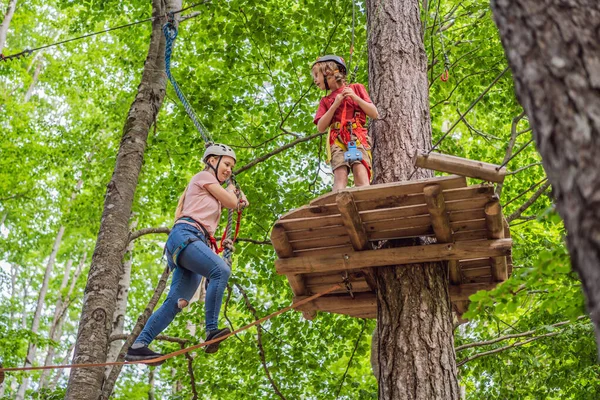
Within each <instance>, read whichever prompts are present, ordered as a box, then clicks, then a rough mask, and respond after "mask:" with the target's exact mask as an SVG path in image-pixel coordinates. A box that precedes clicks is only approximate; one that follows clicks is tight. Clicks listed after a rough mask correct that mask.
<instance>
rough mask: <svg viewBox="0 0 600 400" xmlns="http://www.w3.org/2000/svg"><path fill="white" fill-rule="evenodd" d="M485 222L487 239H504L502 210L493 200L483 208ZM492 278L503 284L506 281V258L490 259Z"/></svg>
mask: <svg viewBox="0 0 600 400" xmlns="http://www.w3.org/2000/svg"><path fill="white" fill-rule="evenodd" d="M485 220H486V223H487V231H488V239H502V238H504V225H503V222H502V208H501V207H500V202H499V201H498V200H497V199H495V200H493V201H491V202H489V203H488V204H486V206H485ZM491 261H492V277H493V278H494V280H495V281H496V282H504V281H505V280H507V279H508V268H507V263H506V257H493V258H492V260H491Z"/></svg>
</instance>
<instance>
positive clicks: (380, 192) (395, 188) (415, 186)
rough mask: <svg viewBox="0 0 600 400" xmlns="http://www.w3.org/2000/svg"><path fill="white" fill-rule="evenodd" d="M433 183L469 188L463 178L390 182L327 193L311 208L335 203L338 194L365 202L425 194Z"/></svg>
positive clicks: (449, 177) (450, 187)
mask: <svg viewBox="0 0 600 400" xmlns="http://www.w3.org/2000/svg"><path fill="white" fill-rule="evenodd" d="M431 183H438V184H439V185H441V186H442V188H443V189H452V188H460V187H465V186H467V180H466V179H465V178H464V177H462V176H456V175H450V176H438V177H434V178H426V179H416V180H412V181H405V182H390V183H383V184H379V185H371V186H361V187H353V188H347V189H344V190H343V191H336V192H331V193H327V194H325V195H323V196H320V197H317V198H316V199H314V200H313V201H311V202H310V205H311V206H319V205H324V204H332V203H335V198H336V196H337V195H338V193H342V192H347V193H351V194H352V195H353V197H354V201H357V202H358V201H364V200H368V199H376V198H380V197H387V196H400V195H408V194H414V193H421V192H423V187H425V185H428V184H431Z"/></svg>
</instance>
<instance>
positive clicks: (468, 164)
mask: <svg viewBox="0 0 600 400" xmlns="http://www.w3.org/2000/svg"><path fill="white" fill-rule="evenodd" d="M415 165H416V166H417V167H421V168H427V169H432V170H435V171H440V172H447V173H450V174H458V175H462V176H468V177H471V178H478V179H483V180H486V181H490V182H497V183H502V182H504V177H505V176H506V172H507V171H506V168H504V167H502V168H500V166H499V165H495V164H489V163H484V162H481V161H474V160H469V159H466V158H461V157H456V156H450V155H447V154H440V153H429V154H428V153H426V152H421V153H419V154H417V155H416V158H415Z"/></svg>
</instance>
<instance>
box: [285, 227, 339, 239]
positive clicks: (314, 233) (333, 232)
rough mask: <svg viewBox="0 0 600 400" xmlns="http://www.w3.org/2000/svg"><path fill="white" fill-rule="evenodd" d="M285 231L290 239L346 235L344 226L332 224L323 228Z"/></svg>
mask: <svg viewBox="0 0 600 400" xmlns="http://www.w3.org/2000/svg"><path fill="white" fill-rule="evenodd" d="M286 233H287V236H288V240H290V241H295V240H308V239H317V238H329V237H336V236H347V235H348V233H347V232H346V228H345V227H344V226H333V227H329V228H324V229H308V230H301V231H286Z"/></svg>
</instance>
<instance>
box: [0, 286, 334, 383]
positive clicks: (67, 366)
mask: <svg viewBox="0 0 600 400" xmlns="http://www.w3.org/2000/svg"><path fill="white" fill-rule="evenodd" d="M341 287H342V284H341V283H338V284H336V285H334V286H331V287H330V288H329V289H327V290H324V291H322V292H321V293H317V294H315V295H312V296H310V297H307V298H306V299H303V300H300V301H299V302H297V303H294V304H292V305H291V306H287V307H285V308H282V309H280V310H278V311H275V312H274V313H272V314H269V315H267V316H266V317H262V318H261V319H258V320H256V321H254V322H252V323H250V324H248V325H246V326H243V327H241V328H239V329H237V330H235V331H233V332H231V333H228V334H227V335H224V336H221V337H219V338H217V339H212V340H209V341H207V342H202V343H200V344H197V345H194V346H190V347H187V348H185V349H181V350H177V351H174V352H173V353H169V354H165V355H163V356H161V357H158V358H153V359H151V360H142V361H114V362H106V363H101V364H94V363H90V364H71V365H47V366H39V367H14V368H0V376H1V375H2V374H3V373H4V372H11V371H33V370H42V369H66V368H100V367H107V366H112V365H131V364H153V363H157V362H160V361H164V360H167V359H169V358H173V357H176V356H179V355H181V354H185V353H189V352H190V351H192V350H196V349H199V348H201V347H204V346H208V345H209V344H213V343H217V342H220V341H222V340H225V339H227V338H228V337H230V336H232V335H236V334H238V333H240V332H242V331H245V330H246V329H249V328H251V327H253V326H255V325H258V324H260V323H262V322H264V321H267V320H269V319H271V318H273V317H276V316H278V315H280V314H283V313H285V312H287V311H289V310H291V309H294V308H296V307H299V306H301V305H303V304H306V303H309V302H311V301H313V300H315V299H318V298H319V297H321V296H324V295H326V294H328V293H331V292H333V291H334V290H336V289H340V288H341Z"/></svg>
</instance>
